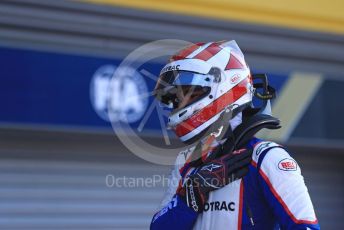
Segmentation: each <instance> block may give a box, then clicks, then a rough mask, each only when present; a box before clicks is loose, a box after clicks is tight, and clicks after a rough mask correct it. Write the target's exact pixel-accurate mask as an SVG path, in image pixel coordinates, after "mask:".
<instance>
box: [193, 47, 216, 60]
mask: <svg viewBox="0 0 344 230" xmlns="http://www.w3.org/2000/svg"><path fill="white" fill-rule="evenodd" d="M221 50H222V48H221V47H220V46H219V45H218V43H212V44H211V45H209V46H208V47H207V48H206V49H204V50H203V51H202V52H200V53H199V54H197V55H196V56H194V57H193V58H195V59H201V60H203V61H208V60H209V59H210V58H212V57H214V56H215V55H216V54H217V53H218V52H220V51H221Z"/></svg>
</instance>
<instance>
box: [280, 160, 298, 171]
mask: <svg viewBox="0 0 344 230" xmlns="http://www.w3.org/2000/svg"><path fill="white" fill-rule="evenodd" d="M278 168H279V169H280V170H282V171H296V170H297V163H296V161H295V160H294V159H291V158H285V159H283V160H281V161H280V162H279V163H278Z"/></svg>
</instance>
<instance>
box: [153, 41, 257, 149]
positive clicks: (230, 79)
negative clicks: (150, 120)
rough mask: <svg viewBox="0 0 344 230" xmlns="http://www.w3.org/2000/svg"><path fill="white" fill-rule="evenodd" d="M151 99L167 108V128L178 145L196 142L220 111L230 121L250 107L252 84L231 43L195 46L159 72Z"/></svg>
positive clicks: (211, 43)
mask: <svg viewBox="0 0 344 230" xmlns="http://www.w3.org/2000/svg"><path fill="white" fill-rule="evenodd" d="M154 93H155V97H156V98H157V99H158V100H159V102H160V104H162V105H163V106H165V107H167V108H170V109H171V111H170V113H169V116H168V123H167V125H168V127H169V128H171V129H173V130H174V132H175V133H176V135H177V136H178V137H179V138H180V140H181V141H182V142H185V143H192V142H194V141H195V140H198V139H199V138H200V137H201V136H202V134H205V133H206V130H208V129H209V127H210V126H211V125H212V124H214V123H215V122H216V121H217V120H218V119H219V118H220V119H221V114H222V113H223V112H224V111H228V110H230V111H231V113H232V118H233V117H234V116H235V115H236V114H238V113H240V112H241V111H243V109H245V108H246V107H249V106H251V102H252V96H253V83H252V77H251V73H250V69H249V67H248V65H247V63H246V61H245V59H244V55H243V53H242V51H241V50H240V48H239V46H238V45H237V43H236V42H235V41H219V42H208V43H196V44H193V45H191V46H188V47H186V48H183V49H182V50H180V51H178V52H177V53H176V54H174V55H173V56H172V57H171V58H170V59H169V61H168V63H167V64H166V65H165V66H164V67H163V68H162V70H161V72H160V75H159V79H158V81H157V84H156V86H155V90H154Z"/></svg>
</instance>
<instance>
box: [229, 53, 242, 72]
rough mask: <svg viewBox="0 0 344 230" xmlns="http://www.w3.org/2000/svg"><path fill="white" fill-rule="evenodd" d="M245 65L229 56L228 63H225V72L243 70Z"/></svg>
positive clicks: (233, 56)
mask: <svg viewBox="0 0 344 230" xmlns="http://www.w3.org/2000/svg"><path fill="white" fill-rule="evenodd" d="M245 67H246V65H245V64H243V63H241V62H240V61H239V60H238V58H237V57H235V55H233V54H231V56H230V57H229V61H228V63H227V66H226V68H225V70H230V69H243V68H245Z"/></svg>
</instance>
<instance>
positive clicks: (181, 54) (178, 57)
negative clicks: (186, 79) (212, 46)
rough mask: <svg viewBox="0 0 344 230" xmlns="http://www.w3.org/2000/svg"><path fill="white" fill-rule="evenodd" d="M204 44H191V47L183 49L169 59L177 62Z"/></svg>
mask: <svg viewBox="0 0 344 230" xmlns="http://www.w3.org/2000/svg"><path fill="white" fill-rule="evenodd" d="M204 44H205V43H204V42H199V43H196V44H193V45H191V46H188V47H186V48H185V49H182V50H181V51H179V52H178V53H176V54H175V55H173V56H172V57H171V59H170V61H177V60H181V59H184V58H186V57H187V56H189V55H190V54H191V53H192V52H194V51H195V50H196V49H198V48H199V47H200V46H202V45H204Z"/></svg>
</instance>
